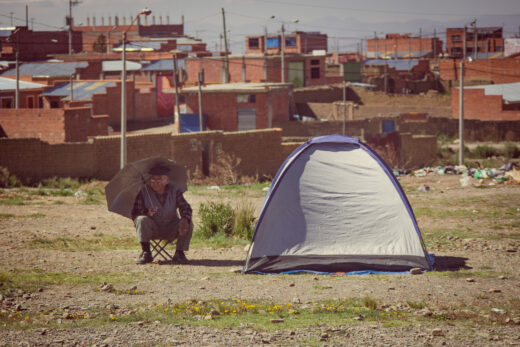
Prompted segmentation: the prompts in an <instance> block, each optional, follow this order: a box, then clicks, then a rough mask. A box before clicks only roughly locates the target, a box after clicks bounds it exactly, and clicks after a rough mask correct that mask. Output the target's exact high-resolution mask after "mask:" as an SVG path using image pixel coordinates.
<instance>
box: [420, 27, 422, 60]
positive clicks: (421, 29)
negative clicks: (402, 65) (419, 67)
mask: <svg viewBox="0 0 520 347" xmlns="http://www.w3.org/2000/svg"><path fill="white" fill-rule="evenodd" d="M421 58H422V28H419V59H421Z"/></svg>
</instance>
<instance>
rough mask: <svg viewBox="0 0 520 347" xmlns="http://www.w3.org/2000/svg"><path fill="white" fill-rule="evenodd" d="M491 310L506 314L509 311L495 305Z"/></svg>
mask: <svg viewBox="0 0 520 347" xmlns="http://www.w3.org/2000/svg"><path fill="white" fill-rule="evenodd" d="M491 312H494V313H498V314H506V312H507V311H506V310H504V309H503V308H498V307H493V308H492V309H491Z"/></svg>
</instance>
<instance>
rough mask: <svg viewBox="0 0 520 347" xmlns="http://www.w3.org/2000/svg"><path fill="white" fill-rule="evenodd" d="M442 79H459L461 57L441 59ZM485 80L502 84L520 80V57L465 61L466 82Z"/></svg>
mask: <svg viewBox="0 0 520 347" xmlns="http://www.w3.org/2000/svg"><path fill="white" fill-rule="evenodd" d="M439 72H440V77H441V79H443V80H445V81H458V80H459V75H460V60H459V59H442V60H440V61H439ZM472 80H475V81H483V82H487V83H490V84H491V83H494V84H501V83H514V82H520V58H519V57H516V58H502V59H478V60H474V61H472V62H468V61H467V62H465V63H464V81H465V83H468V82H471V81H472Z"/></svg>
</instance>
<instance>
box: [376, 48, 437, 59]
mask: <svg viewBox="0 0 520 347" xmlns="http://www.w3.org/2000/svg"><path fill="white" fill-rule="evenodd" d="M432 53H433V52H432V51H426V50H422V51H410V52H408V51H400V52H397V57H398V58H424V57H426V56H430V55H432ZM367 57H368V58H375V59H380V58H388V59H392V58H395V52H394V51H388V52H385V53H383V52H379V54H378V56H377V57H376V54H375V52H368V53H367Z"/></svg>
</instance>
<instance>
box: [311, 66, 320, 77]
mask: <svg viewBox="0 0 520 347" xmlns="http://www.w3.org/2000/svg"><path fill="white" fill-rule="evenodd" d="M311 78H320V68H319V67H311Z"/></svg>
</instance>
